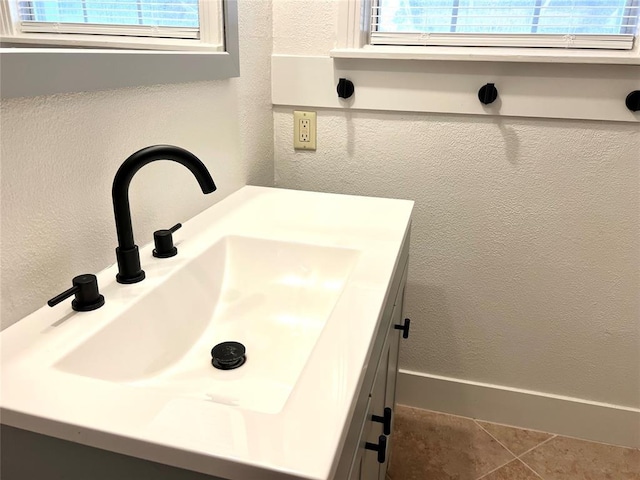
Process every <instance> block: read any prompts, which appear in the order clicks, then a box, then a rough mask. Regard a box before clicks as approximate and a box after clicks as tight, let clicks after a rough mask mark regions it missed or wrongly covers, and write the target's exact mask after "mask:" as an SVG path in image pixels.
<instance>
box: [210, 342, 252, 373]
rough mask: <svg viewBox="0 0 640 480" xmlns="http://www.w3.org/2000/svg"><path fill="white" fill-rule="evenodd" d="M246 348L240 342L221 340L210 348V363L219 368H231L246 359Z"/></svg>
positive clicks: (240, 364) (242, 363) (239, 365)
mask: <svg viewBox="0 0 640 480" xmlns="http://www.w3.org/2000/svg"><path fill="white" fill-rule="evenodd" d="M245 352H246V349H245V348H244V345H242V344H241V343H240V342H222V343H219V344H218V345H216V346H215V347H213V348H212V349H211V357H212V359H211V365H213V366H214V367H216V368H219V369H220V370H233V369H234V368H238V367H241V366H242V365H244V362H246V361H247V356H246V355H245Z"/></svg>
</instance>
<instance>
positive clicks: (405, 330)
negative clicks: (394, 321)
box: [393, 318, 411, 338]
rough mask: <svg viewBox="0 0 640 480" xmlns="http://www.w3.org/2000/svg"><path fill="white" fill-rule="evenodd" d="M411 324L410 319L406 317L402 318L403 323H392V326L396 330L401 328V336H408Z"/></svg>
mask: <svg viewBox="0 0 640 480" xmlns="http://www.w3.org/2000/svg"><path fill="white" fill-rule="evenodd" d="M410 326H411V320H409V319H408V318H405V319H404V325H394V326H393V328H395V329H396V330H402V338H409V328H410Z"/></svg>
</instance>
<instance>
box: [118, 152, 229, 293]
mask: <svg viewBox="0 0 640 480" xmlns="http://www.w3.org/2000/svg"><path fill="white" fill-rule="evenodd" d="M156 160H171V161H173V162H177V163H180V164H181V165H184V166H185V167H187V168H188V169H189V170H190V171H191V173H193V175H194V176H195V177H196V180H197V181H198V183H199V184H200V188H201V189H202V193H211V192H213V191H215V190H216V185H215V183H213V179H212V178H211V175H210V174H209V171H208V170H207V167H205V166H204V164H203V163H202V162H201V161H200V159H198V157H196V156H195V155H193V154H192V153H191V152H188V151H187V150H185V149H183V148H180V147H174V146H172V145H154V146H152V147H147V148H143V149H142V150H139V151H137V152H136V153H134V154H133V155H131V156H130V157H129V158H127V159H126V160H125V161H124V162H123V163H122V165H121V166H120V168H119V169H118V172H117V173H116V176H115V178H114V179H113V188H112V191H111V194H112V197H113V212H114V215H115V220H116V231H117V234H118V248H116V257H117V259H118V270H119V273H118V275H117V276H116V278H117V280H118V282H120V283H136V282H139V281H141V280H143V279H144V271H143V270H142V269H141V267H140V255H139V254H138V247H137V245H136V244H135V241H134V239H133V227H132V225H131V207H130V205H129V185H130V184H131V180H132V179H133V176H134V175H135V174H136V172H137V171H138V170H140V169H141V168H142V167H144V166H145V165H146V164H148V163H151V162H155V161H156Z"/></svg>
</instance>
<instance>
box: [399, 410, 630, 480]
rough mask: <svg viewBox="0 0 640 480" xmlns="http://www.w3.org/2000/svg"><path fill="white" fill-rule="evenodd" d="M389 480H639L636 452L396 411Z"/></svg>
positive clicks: (433, 414)
mask: <svg viewBox="0 0 640 480" xmlns="http://www.w3.org/2000/svg"><path fill="white" fill-rule="evenodd" d="M392 445H393V447H392V451H391V463H390V465H389V470H388V474H387V478H388V479H390V480H480V479H482V480H541V479H542V480H640V450H637V449H632V448H622V447H614V446H611V445H604V444H601V443H593V442H586V441H584V440H577V439H574V438H567V437H562V436H559V435H553V434H550V433H543V432H535V431H531V430H522V429H519V428H513V427H506V426H503V425H497V424H494V423H488V422H481V421H477V420H473V419H470V418H464V417H456V416H452V415H445V414H442V413H436V412H430V411H428V410H420V409H417V408H410V407H405V406H402V405H397V406H396V410H395V427H394V433H393V443H392Z"/></svg>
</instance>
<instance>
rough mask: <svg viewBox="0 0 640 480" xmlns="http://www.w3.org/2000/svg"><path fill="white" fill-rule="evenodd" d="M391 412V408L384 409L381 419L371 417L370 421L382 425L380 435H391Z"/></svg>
mask: <svg viewBox="0 0 640 480" xmlns="http://www.w3.org/2000/svg"><path fill="white" fill-rule="evenodd" d="M392 414H393V411H392V410H391V408H389V407H386V408H385V409H384V415H383V416H382V417H381V416H380V415H371V420H373V421H374V422H379V423H381V424H382V433H384V434H385V435H391V415H392Z"/></svg>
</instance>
